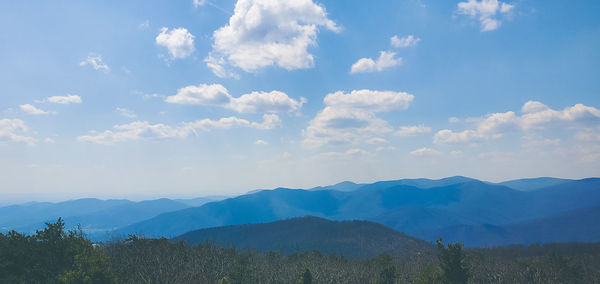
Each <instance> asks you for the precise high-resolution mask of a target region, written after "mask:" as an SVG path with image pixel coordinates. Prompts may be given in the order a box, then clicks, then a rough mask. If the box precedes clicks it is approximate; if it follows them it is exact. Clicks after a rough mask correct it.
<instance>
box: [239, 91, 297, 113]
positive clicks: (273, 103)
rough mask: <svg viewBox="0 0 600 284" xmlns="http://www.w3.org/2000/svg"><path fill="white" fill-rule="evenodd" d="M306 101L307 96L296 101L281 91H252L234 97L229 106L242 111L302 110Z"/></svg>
mask: <svg viewBox="0 0 600 284" xmlns="http://www.w3.org/2000/svg"><path fill="white" fill-rule="evenodd" d="M305 102H306V99H305V98H300V101H296V100H294V99H292V98H290V97H289V96H288V95H287V94H286V93H283V92H280V91H271V92H252V93H250V94H245V95H242V96H240V97H239V98H233V99H232V100H231V102H230V104H229V105H228V106H227V107H228V108H231V109H233V110H235V111H237V112H240V113H245V112H291V111H298V110H300V108H301V107H302V105H303V104H304V103H305Z"/></svg>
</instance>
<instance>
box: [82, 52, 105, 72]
mask: <svg viewBox="0 0 600 284" xmlns="http://www.w3.org/2000/svg"><path fill="white" fill-rule="evenodd" d="M86 65H90V66H92V68H94V70H103V71H104V72H109V71H110V67H108V65H106V63H104V61H102V56H101V55H100V54H96V53H90V54H88V57H87V58H86V59H85V60H83V61H81V62H79V66H86Z"/></svg>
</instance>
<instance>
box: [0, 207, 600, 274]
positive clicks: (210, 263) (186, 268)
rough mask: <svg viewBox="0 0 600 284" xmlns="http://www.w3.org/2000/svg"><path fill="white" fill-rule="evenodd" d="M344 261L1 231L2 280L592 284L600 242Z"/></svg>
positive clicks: (451, 249)
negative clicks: (5, 232)
mask: <svg viewBox="0 0 600 284" xmlns="http://www.w3.org/2000/svg"><path fill="white" fill-rule="evenodd" d="M437 246H438V251H437V252H436V253H431V252H424V253H421V254H415V255H411V256H403V257H393V256H389V255H385V254H384V255H380V256H378V257H374V258H352V259H348V258H344V257H343V256H340V255H323V254H321V253H319V252H318V251H314V252H306V253H294V254H291V255H282V254H279V253H273V252H267V253H264V252H259V251H253V250H248V249H237V248H222V247H219V246H216V245H213V244H211V243H208V242H206V243H201V244H198V245H193V246H187V245H185V244H184V243H183V242H173V241H170V240H167V239H165V238H162V239H148V238H140V237H136V236H130V237H129V238H127V239H125V240H119V241H113V242H109V243H107V244H93V243H92V242H91V241H89V240H88V239H87V238H86V237H85V236H84V235H83V234H82V232H81V230H70V231H65V228H64V222H63V221H62V220H61V219H59V220H58V222H56V223H49V224H47V228H45V229H44V230H39V231H37V233H36V234H35V235H31V236H28V235H22V234H19V233H17V232H14V231H13V232H9V233H7V234H0V283H595V282H597V281H598V279H600V271H599V270H600V244H598V243H595V244H560V245H558V244H554V245H544V246H529V247H523V246H511V247H503V248H494V249H464V248H463V247H462V245H461V244H458V243H457V244H447V245H445V244H444V243H443V242H442V241H441V240H439V241H438V242H437Z"/></svg>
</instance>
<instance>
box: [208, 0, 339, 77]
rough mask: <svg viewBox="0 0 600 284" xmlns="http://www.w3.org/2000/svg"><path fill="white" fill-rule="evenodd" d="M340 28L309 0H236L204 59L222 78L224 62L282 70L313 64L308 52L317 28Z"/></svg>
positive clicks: (247, 69) (313, 42)
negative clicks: (279, 68)
mask: <svg viewBox="0 0 600 284" xmlns="http://www.w3.org/2000/svg"><path fill="white" fill-rule="evenodd" d="M321 27H323V28H325V29H328V30H331V31H334V32H337V31H339V30H340V28H339V27H338V26H337V25H336V24H335V22H333V21H332V20H330V19H328V18H327V13H326V11H325V8H324V7H323V6H320V5H317V4H315V3H313V2H312V0H299V1H271V0H238V2H237V3H236V5H235V10H234V14H233V15H232V16H231V18H230V19H229V23H228V24H227V25H225V26H223V27H221V28H219V29H217V30H216V31H215V32H214V33H213V39H214V41H213V46H212V47H213V50H212V51H211V52H210V53H209V56H208V57H207V59H206V60H205V61H206V63H207V66H208V67H209V68H211V69H212V70H213V72H214V73H215V75H217V76H220V77H226V76H228V75H229V74H231V72H229V71H225V70H226V67H225V66H226V65H231V66H235V67H238V68H241V69H242V70H244V71H246V72H252V71H255V70H258V69H260V68H263V67H266V66H272V65H277V66H279V67H282V68H284V69H286V70H294V69H304V68H309V67H312V66H313V60H314V59H313V55H312V54H310V53H309V52H308V48H309V47H310V46H315V45H316V39H317V34H318V32H319V28H321Z"/></svg>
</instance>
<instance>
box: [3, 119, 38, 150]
mask: <svg viewBox="0 0 600 284" xmlns="http://www.w3.org/2000/svg"><path fill="white" fill-rule="evenodd" d="M27 131H28V128H27V125H26V124H25V122H23V121H22V120H20V119H8V118H3V119H0V142H3V141H4V142H6V141H10V142H19V143H25V144H27V145H30V146H32V145H34V144H35V139H34V138H33V137H29V136H25V135H24V134H25V133H26V132H27Z"/></svg>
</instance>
